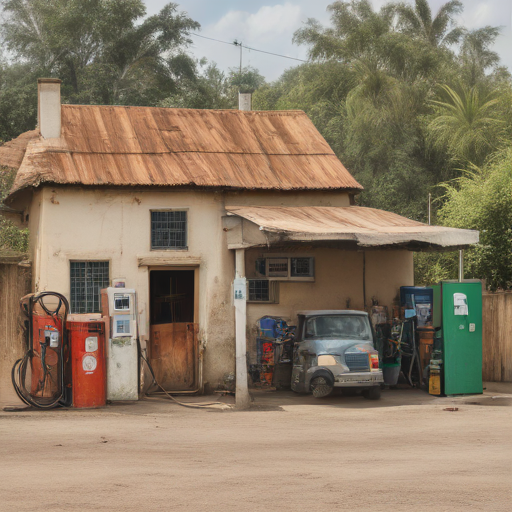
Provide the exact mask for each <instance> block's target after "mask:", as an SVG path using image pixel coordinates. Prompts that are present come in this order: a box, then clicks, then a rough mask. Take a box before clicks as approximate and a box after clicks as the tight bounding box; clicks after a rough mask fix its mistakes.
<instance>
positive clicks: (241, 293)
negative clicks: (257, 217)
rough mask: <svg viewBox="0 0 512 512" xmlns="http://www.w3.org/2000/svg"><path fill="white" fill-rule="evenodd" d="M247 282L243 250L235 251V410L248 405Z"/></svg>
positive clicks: (245, 407)
mask: <svg viewBox="0 0 512 512" xmlns="http://www.w3.org/2000/svg"><path fill="white" fill-rule="evenodd" d="M246 283H247V281H246V278H245V250H244V249H236V251H235V282H234V286H233V291H234V304H235V337H236V353H235V357H236V359H235V361H236V391H235V403H236V408H237V409H247V408H248V407H249V404H250V397H249V389H248V387H247V339H246V336H247V313H246V311H247V284H246Z"/></svg>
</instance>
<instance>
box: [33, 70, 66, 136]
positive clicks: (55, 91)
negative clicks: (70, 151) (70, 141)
mask: <svg viewBox="0 0 512 512" xmlns="http://www.w3.org/2000/svg"><path fill="white" fill-rule="evenodd" d="M61 83H62V81H61V80H59V79H58V78H39V79H38V80H37V122H38V125H39V131H40V132H41V135H42V137H43V138H44V139H55V138H58V137H60V128H61V125H60V123H61V121H60V84H61Z"/></svg>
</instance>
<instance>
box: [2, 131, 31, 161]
mask: <svg viewBox="0 0 512 512" xmlns="http://www.w3.org/2000/svg"><path fill="white" fill-rule="evenodd" d="M37 137H39V130H31V131H30V132H25V133H22V134H21V135H20V136H19V137H17V138H16V139H13V140H10V141H9V142H6V143H5V144H3V145H1V146H0V166H2V167H10V168H12V169H19V167H20V165H21V162H22V161H23V157H24V156H25V151H26V149H27V145H28V143H29V142H30V141H31V140H33V139H35V138H37Z"/></svg>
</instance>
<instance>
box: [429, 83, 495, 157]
mask: <svg viewBox="0 0 512 512" xmlns="http://www.w3.org/2000/svg"><path fill="white" fill-rule="evenodd" d="M457 89H458V90H455V89H452V88H451V87H449V86H447V85H443V86H441V92H442V93H444V95H445V96H446V101H432V104H433V105H435V108H436V113H435V117H434V119H433V120H432V121H431V122H430V123H429V125H428V139H429V141H430V143H431V145H432V146H433V147H437V148H439V149H446V150H447V151H448V153H449V154H451V157H452V159H453V160H455V161H458V162H471V163H473V164H475V165H481V164H482V163H483V162H484V160H485V158H486V157H487V156H488V155H490V153H491V152H492V151H493V150H495V149H496V148H497V147H498V145H499V144H500V141H501V135H502V131H503V129H504V122H503V121H502V120H501V119H499V117H498V109H497V108H496V104H497V103H498V102H499V98H498V97H495V96H494V94H492V93H486V92H485V91H484V90H483V89H482V87H479V86H473V87H467V86H465V85H459V86H458V87H457Z"/></svg>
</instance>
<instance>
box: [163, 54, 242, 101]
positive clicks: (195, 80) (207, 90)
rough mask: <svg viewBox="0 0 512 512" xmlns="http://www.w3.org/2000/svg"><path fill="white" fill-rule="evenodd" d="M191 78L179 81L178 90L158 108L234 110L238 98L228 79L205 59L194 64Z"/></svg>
mask: <svg viewBox="0 0 512 512" xmlns="http://www.w3.org/2000/svg"><path fill="white" fill-rule="evenodd" d="M196 66H197V68H196V73H195V75H194V76H193V77H191V78H189V79H185V80H181V81H180V83H179V89H178V90H177V91H176V92H175V93H174V94H171V95H169V96H168V97H167V98H165V99H163V100H161V101H160V102H159V103H158V106H159V107H175V108H214V109H228V108H236V106H237V102H238V97H237V93H236V90H235V88H234V87H233V86H232V85H231V83H230V80H229V78H228V77H227V76H226V75H225V73H224V72H222V71H221V70H220V69H219V68H218V67H217V65H216V64H214V63H208V62H207V61H206V60H205V59H203V60H201V61H199V62H198V63H196Z"/></svg>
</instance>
